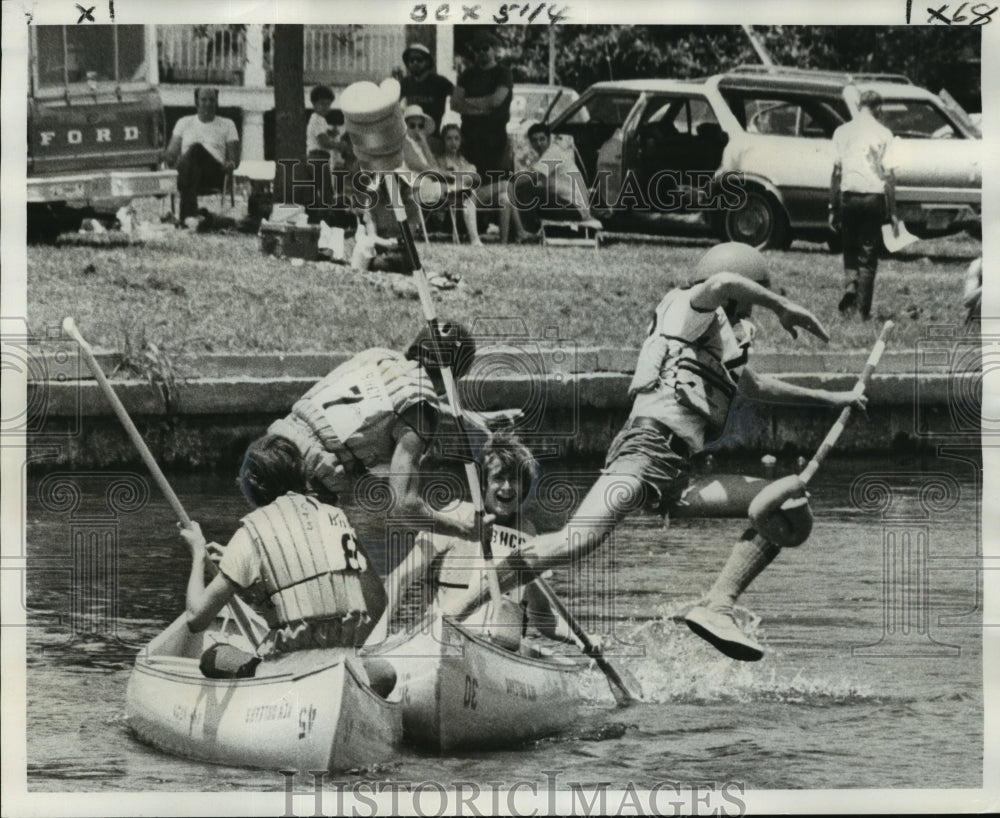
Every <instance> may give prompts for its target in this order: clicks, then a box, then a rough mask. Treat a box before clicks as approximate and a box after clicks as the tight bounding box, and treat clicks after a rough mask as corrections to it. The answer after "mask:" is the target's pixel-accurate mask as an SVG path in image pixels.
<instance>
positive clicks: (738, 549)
mask: <svg viewBox="0 0 1000 818" xmlns="http://www.w3.org/2000/svg"><path fill="white" fill-rule="evenodd" d="M780 551H781V547H780V546H777V545H775V544H774V543H772V542H770V541H768V540H765V539H764V538H763V537H762V536H760V534H758V535H756V536H755V537H754V538H753V539H752V540H740V541H739V542H738V543H736V545H735V546H734V547H733V551H732V553H731V554H730V555H729V559H728V560H726V564H725V565H724V566H722V571H721V572H720V573H719V576H718V577H717V578H716V580H715V583H714V584H713V585H712V587H711V589H709V591H708V593H707V594H706V595H705V598H706V600H707V601H708V602H709V604H715V605H732V604H734V603H735V602H736V600H737V599H738V598H739V596H740V594H742V593H743V592H744V591H745V590H746V589H747V586H749V585H750V583H751V582H753V581H754V579H756V578H757V575H758V574H760V572H761V571H763V570H764V569H765V568H767V566H768V565H770V564H771V562H772V560H774V558H775V557H776V556H778V552H780Z"/></svg>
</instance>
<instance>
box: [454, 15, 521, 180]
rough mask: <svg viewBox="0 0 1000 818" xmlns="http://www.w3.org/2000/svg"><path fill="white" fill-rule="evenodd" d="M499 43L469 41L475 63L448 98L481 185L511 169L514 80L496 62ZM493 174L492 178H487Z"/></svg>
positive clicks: (481, 38)
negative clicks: (509, 137)
mask: <svg viewBox="0 0 1000 818" xmlns="http://www.w3.org/2000/svg"><path fill="white" fill-rule="evenodd" d="M499 46H500V41H499V40H498V39H497V37H496V36H495V35H494V34H490V33H489V32H485V31H484V32H478V33H477V34H476V36H475V38H474V39H473V41H472V49H473V51H474V53H475V57H476V61H475V63H474V64H473V65H471V66H469V68H467V69H466V70H465V71H464V72H463V73H462V76H460V77H459V78H458V85H457V86H456V88H455V91H454V93H452V95H451V109H452V110H453V111H455V112H456V113H459V114H461V115H462V145H463V146H464V150H465V156H466V158H467V159H468V160H469V161H470V162H472V164H474V165H475V166H476V172H477V173H478V174H479V175H480V177H481V178H482V180H483V184H484V185H488V184H492V183H494V182H496V181H498V179H497V175H498V172H499V176H500V177H501V178H506V177H507V176H508V175H509V174H510V171H511V170H512V168H511V158H510V155H509V153H508V150H507V121H508V120H509V119H510V102H511V94H512V92H513V88H514V76H513V74H511V71H510V68H508V67H507V66H505V65H500V64H499V63H498V62H497V48H498V47H499ZM490 171H493V175H492V176H491V175H490Z"/></svg>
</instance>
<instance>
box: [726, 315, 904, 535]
mask: <svg viewBox="0 0 1000 818" xmlns="http://www.w3.org/2000/svg"><path fill="white" fill-rule="evenodd" d="M894 327H895V324H893V322H892V321H886V322H885V324H883V325H882V332H881V333H879V336H878V340H876V341H875V346H873V347H872V351H871V353H870V354H869V355H868V360H867V361H865V365H864V368H863V369H862V370H861V374H860V375H859V376H858V382H857V383H856V384H855V385H854V391H855V392H857V393H858V394H859V395H860V394H864V392H865V390H866V389H867V388H868V382H869V381H870V380H871V377H872V373H873V372H874V371H875V367H877V366H878V362H879V361H880V360H882V353H883V352H885V347H886V344H887V343H888V341H889V338H890V336H891V335H892V331H893V329H894ZM850 418H851V407H850V406H845V407H844V408H843V409H841V410H840V415H839V416H838V417H837V420H836V421H835V422H834V424H833V426H831V427H830V431H829V432H827V433H826V437H824V438H823V442H822V443H820V445H819V448H818V449H817V450H816V454H814V455H813V456H812V460H810V461H809V462H808V463H807V464H806V467H805V468H804V469H803V470H802V471H801V472H800V474H799V479H800V480H801V481H802V482H803V484H808V483H809V481H810V480H812V478H813V477H814V476H815V474H816V472H817V471H818V470H819V467H820V464H821V463H822V462H823V461H824V460H825V459H826V456H827V455H828V454H829V453H830V450H831V449H833V447H834V446H835V445H836V443H837V440H838V439H839V438H840V435H841V434H842V433H843V431H844V428H845V427H846V426H847V421H848V420H850ZM756 536H757V530H756V529H755V528H754V527H753V526H749V527H748V528H747V529H746V531H744V532H743V539H744V540H752V539H753V538H754V537H756Z"/></svg>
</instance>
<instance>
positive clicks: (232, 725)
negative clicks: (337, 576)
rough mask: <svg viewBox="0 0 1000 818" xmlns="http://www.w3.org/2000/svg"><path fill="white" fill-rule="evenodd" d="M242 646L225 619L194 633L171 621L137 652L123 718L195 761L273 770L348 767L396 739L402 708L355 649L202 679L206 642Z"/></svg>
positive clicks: (385, 753) (384, 751)
mask: <svg viewBox="0 0 1000 818" xmlns="http://www.w3.org/2000/svg"><path fill="white" fill-rule="evenodd" d="M222 640H225V641H228V642H230V643H231V644H234V645H236V646H237V647H240V648H242V649H245V650H249V643H248V642H247V640H246V639H245V637H243V636H242V634H240V633H239V632H238V630H237V629H236V627H235V624H234V623H232V622H231V621H230V620H229V619H228V618H223V617H220V618H219V619H217V620H216V623H215V625H213V627H212V628H210V629H208V630H206V631H204V632H203V633H198V634H192V633H191V632H190V631H189V630H188V627H187V619H186V617H185V616H181V617H179V618H178V619H177V620H175V621H174V622H173V623H172V624H171V625H170V626H169V627H168V628H167V629H166V630H165V631H164V632H163V633H161V634H160V635H159V636H157V637H156V638H155V639H153V640H152V641H151V642H150V643H149V645H147V646H146V647H145V648H143V649H142V650H141V651H140V653H139V656H138V657H137V658H136V661H135V667H134V669H133V671H132V674H131V676H130V678H129V682H128V689H127V692H126V717H127V721H128V724H129V726H130V727H131V729H132V730H133V732H134V733H135V735H136V736H138V737H139V739H141V740H142V741H145V742H147V743H148V744H151V745H153V746H154V747H156V748H158V749H160V750H163V751H165V752H168V753H172V754H175V755H178V756H183V757H185V758H190V759H195V760H198V761H208V762H213V763H217V764H226V765H230V766H240V767H259V768H267V769H272V770H277V769H295V770H330V771H334V770H346V769H350V768H352V767H357V766H366V765H370V764H373V763H376V762H380V761H386V760H388V759H390V758H392V757H393V756H394V755H395V752H396V747H397V746H398V745H399V743H400V742H401V740H402V730H403V728H402V708H401V706H400V704H399V703H398V702H395V703H393V702H389V701H387V700H385V699H384V698H382V697H381V696H379V695H377V694H376V693H375V692H374V691H373V690H372V689H371V688H370V687H369V686H368V683H367V676H366V674H365V671H364V669H363V667H362V666H361V663H360V661H359V659H358V658H357V657H356V655H355V651H354V649H352V648H337V649H328V650H308V651H299V652H297V653H290V654H286V655H284V656H282V657H281V658H278V659H274V660H266V661H264V662H261V663H260V664H259V665H258V666H257V672H256V674H255V676H254V677H253V678H248V679H208V678H205V677H204V676H203V675H202V673H201V671H200V669H199V657H200V656H201V654H202V652H203V651H204V649H205V648H207V647H208V646H210V645H212V644H213V643H215V642H218V641H222Z"/></svg>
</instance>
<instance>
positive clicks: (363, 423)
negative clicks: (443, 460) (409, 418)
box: [268, 349, 438, 491]
mask: <svg viewBox="0 0 1000 818" xmlns="http://www.w3.org/2000/svg"><path fill="white" fill-rule="evenodd" d="M422 402H426V403H427V404H428V405H430V406H431V407H434V408H436V407H437V405H438V398H437V395H436V393H435V392H434V385H433V383H432V382H431V379H430V376H429V375H428V374H427V372H426V371H425V370H424V369H423V368H422V367H421V366H420V364H419V363H417V362H416V361H411V360H408V359H407V358H406V357H405V356H404V355H403V354H402V353H400V352H395V351H393V350H388V349H369V350H366V351H365V352H362V353H360V354H359V355H356V356H355V357H353V358H352V359H351V360H349V361H347V362H345V363H343V364H341V365H340V366H338V367H337V368H336V369H334V370H333V371H332V372H330V373H329V374H328V375H326V377H324V378H323V379H322V380H321V381H319V382H318V383H316V384H315V385H314V386H313V387H312V388H311V389H310V390H309V391H308V392H306V393H305V395H303V396H302V398H300V399H299V400H298V401H297V402H296V403H295V405H294V406H293V407H292V411H291V414H289V415H288V416H287V417H285V418H282V419H281V420H277V421H275V422H274V423H272V424H271V426H270V428H269V429H268V432H269V433H271V434H277V435H282V436H283V437H287V438H289V439H290V440H292V441H293V442H294V443H295V444H296V445H297V446H298V447H299V451H301V452H302V454H303V456H304V458H305V465H306V474H307V475H308V476H309V477H310V479H311V480H314V481H317V482H319V483H321V484H322V485H324V486H326V487H327V488H328V489H329V490H331V491H345V490H346V489H347V488H349V486H350V485H351V483H352V482H353V480H354V478H356V477H357V476H359V475H360V474H363V473H364V472H366V471H368V470H370V469H372V468H374V467H376V466H378V465H387V464H388V463H389V462H390V461H391V459H392V454H393V451H394V449H395V439H394V437H393V428H394V426H395V425H396V422H397V421H398V420H399V417H400V416H401V415H403V414H404V413H405V412H406V411H407V410H409V409H411V408H413V407H414V406H417V405H419V404H420V403H422ZM431 417H432V416H431V415H428V422H429V423H430V422H432V421H431V420H430V418H431ZM416 431H417V432H418V433H420V434H424V435H430V434H431V433H432V432H433V429H417V430H416Z"/></svg>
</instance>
